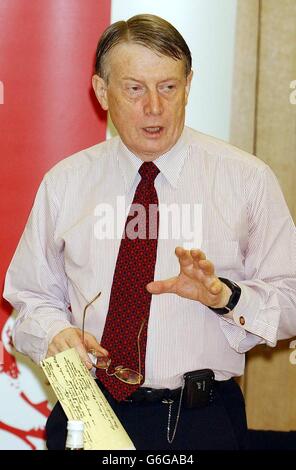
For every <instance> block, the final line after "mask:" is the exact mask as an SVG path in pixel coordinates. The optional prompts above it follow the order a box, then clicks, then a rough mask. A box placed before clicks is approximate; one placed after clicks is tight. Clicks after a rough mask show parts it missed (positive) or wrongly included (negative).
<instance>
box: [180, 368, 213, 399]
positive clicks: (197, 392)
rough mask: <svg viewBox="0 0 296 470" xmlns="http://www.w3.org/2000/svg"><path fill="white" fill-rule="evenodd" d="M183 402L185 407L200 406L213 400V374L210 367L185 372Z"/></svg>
mask: <svg viewBox="0 0 296 470" xmlns="http://www.w3.org/2000/svg"><path fill="white" fill-rule="evenodd" d="M183 377H184V382H185V385H184V392H183V404H184V406H185V407H186V408H201V407H203V406H207V405H209V404H210V403H211V402H212V401H213V400H214V383H215V375H214V372H213V371H212V370H211V369H200V370H193V371H191V372H186V374H184V375H183Z"/></svg>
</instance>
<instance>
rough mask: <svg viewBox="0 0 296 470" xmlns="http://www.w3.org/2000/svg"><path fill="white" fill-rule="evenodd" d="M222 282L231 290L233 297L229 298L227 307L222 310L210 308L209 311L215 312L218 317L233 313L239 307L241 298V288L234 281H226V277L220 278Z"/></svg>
mask: <svg viewBox="0 0 296 470" xmlns="http://www.w3.org/2000/svg"><path fill="white" fill-rule="evenodd" d="M219 279H220V281H221V282H224V284H226V285H227V286H228V287H229V289H230V290H231V296H230V297H229V300H228V303H227V305H225V307H222V308H213V307H209V309H211V310H213V312H215V313H217V314H218V315H225V313H228V312H231V310H233V309H234V307H235V306H236V305H237V303H238V301H239V298H240V296H241V288H240V287H239V286H238V285H237V284H236V283H235V282H233V281H230V280H229V279H225V278H224V277H219Z"/></svg>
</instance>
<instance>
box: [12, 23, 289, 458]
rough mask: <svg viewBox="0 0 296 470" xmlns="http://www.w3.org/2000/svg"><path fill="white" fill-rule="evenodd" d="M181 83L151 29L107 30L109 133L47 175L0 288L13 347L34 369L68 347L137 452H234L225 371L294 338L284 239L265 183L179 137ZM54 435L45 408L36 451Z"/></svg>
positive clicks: (58, 438) (211, 145) (57, 443)
mask: <svg viewBox="0 0 296 470" xmlns="http://www.w3.org/2000/svg"><path fill="white" fill-rule="evenodd" d="M191 80H192V70H191V54H190V51H189V49H188V46H187V44H186V42H185V41H184V39H183V38H182V36H181V35H180V34H179V33H178V31H177V30H176V29H175V28H174V27H173V26H172V25H171V24H169V23H167V22H166V21H165V20H163V19H161V18H159V17H156V16H152V15H138V16H135V17H133V18H130V19H129V20H128V21H126V22H125V21H120V22H117V23H114V24H113V25H111V26H110V27H109V28H107V30H106V31H105V32H104V34H103V36H102V37H101V39H100V41H99V44H98V48H97V60H96V73H95V75H94V77H93V87H94V91H95V93H96V96H97V99H98V100H99V102H100V104H101V106H102V108H103V109H104V110H108V111H109V112H110V116H111V118H112V121H113V123H114V125H115V127H116V129H117V131H118V134H119V137H116V138H114V139H111V140H110V141H107V142H104V143H101V144H99V145H96V146H94V147H92V148H89V149H86V150H83V151H81V152H79V153H77V154H75V155H73V156H71V157H69V158H67V159H65V160H63V161H62V162H60V163H59V164H58V165H56V166H55V167H54V168H53V169H52V170H51V171H50V172H49V173H48V174H47V175H46V176H45V178H44V180H43V182H42V184H41V186H40V189H39V192H38V195H37V198H36V201H35V204H34V208H33V211H32V214H31V216H30V219H29V222H28V225H27V227H26V229H25V233H24V235H23V237H22V240H21V243H20V245H19V247H18V249H17V252H16V254H15V257H14V260H13V262H12V264H11V266H10V269H9V272H8V274H7V280H6V290H5V292H6V298H7V299H8V300H9V301H10V302H11V303H12V304H13V305H14V306H15V308H17V309H18V310H19V317H18V320H17V323H16V326H15V331H14V341H15V344H16V347H17V348H18V349H19V350H21V351H22V352H23V353H25V354H27V355H29V356H31V357H32V358H33V359H34V360H35V361H36V362H39V361H40V360H42V359H43V358H44V357H46V356H47V357H48V356H51V355H54V354H56V353H58V352H59V351H63V350H65V349H67V348H69V347H75V348H76V349H77V350H78V351H79V353H80V355H81V358H82V359H83V360H84V361H85V363H86V364H87V366H88V367H89V368H90V369H92V368H93V370H94V371H95V372H96V376H97V383H98V385H99V386H100V388H101V389H102V390H103V392H104V394H105V395H106V397H107V399H108V400H109V402H110V403H111V405H112V407H113V408H114V410H115V412H116V413H117V415H118V417H119V418H120V420H121V421H122V423H123V425H124V426H125V428H126V430H127V432H128V433H129V435H130V436H131V438H132V440H133V441H134V443H135V446H136V448H137V449H239V448H245V447H246V445H247V444H246V442H247V424H246V418H245V411H244V400H243V397H242V395H241V392H240V389H239V387H238V386H237V385H236V383H235V381H234V379H233V377H235V376H239V375H241V374H242V373H243V369H244V353H245V352H246V351H248V350H249V349H251V348H252V347H254V346H255V345H257V344H259V343H267V344H269V345H270V346H274V345H275V344H276V342H277V340H278V339H281V338H287V337H289V336H293V335H295V334H296V314H295V311H296V305H295V304H296V294H295V287H296V281H295V279H296V276H295V275H296V266H295V259H296V256H295V255H296V253H295V246H296V243H295V242H296V236H295V228H294V226H293V222H292V219H291V216H290V214H289V212H288V209H287V207H286V204H285V202H284V199H283V196H282V194H281V191H280V189H279V186H278V183H277V181H276V179H275V177H274V175H273V174H272V172H271V170H270V169H269V168H268V167H267V166H266V165H265V164H264V163H263V162H261V161H259V160H258V159H256V158H255V157H253V156H251V155H248V154H246V153H244V152H242V151H240V150H238V149H236V148H233V147H232V146H230V145H228V144H226V143H224V142H221V141H218V140H217V139H214V138H212V137H208V136H205V135H202V134H200V133H198V132H196V131H193V130H191V129H188V128H184V120H185V107H186V103H187V99H188V95H189V90H190V84H191ZM197 105H198V104H197ZM122 200H124V201H125V202H126V206H129V205H130V208H129V211H128V212H127V213H125V210H124V209H123V208H122V207H123V206H122V205H121V202H122ZM107 207H108V208H112V209H113V212H111V213H112V215H113V216H114V218H112V217H111V219H112V220H111V221H110V216H109V218H108V217H107V218H106V224H107V225H108V223H109V229H108V230H106V231H105V232H104V231H103V230H102V224H101V220H100V218H99V216H102V212H103V209H104V210H105V209H106V208H107ZM114 211H115V212H114ZM109 214H110V212H109ZM126 215H127V218H126ZM169 215H171V216H172V217H171V220H170V217H169ZM115 219H116V224H117V225H116V228H115ZM125 219H126V220H125ZM170 221H171V223H170ZM188 232H190V234H191V235H192V236H191V238H190V237H188ZM184 247H185V248H186V249H185V248H184ZM178 269H179V274H178V275H176V273H177V272H178ZM171 276H174V277H171ZM159 294H161V295H159ZM87 304H88V305H89V306H88V309H87V312H88V313H87V314H86V315H85V319H84V320H85V331H84V332H83V333H82V331H81V326H82V321H83V318H82V316H83V315H82V314H83V310H84V308H85V306H86V305H87ZM69 306H71V313H70V310H69ZM90 352H91V353H92V354H93V355H95V356H96V357H97V359H96V363H94V361H91V360H90V357H91V356H89V355H88V353H90ZM92 357H93V356H92ZM184 377H186V379H185V380H184ZM213 377H214V379H215V380H212V378H213ZM65 425H66V417H65V415H64V413H63V411H62V409H61V407H60V406H59V404H58V405H56V407H55V409H54V410H53V412H52V415H51V417H50V418H49V421H48V424H47V433H48V448H49V449H56V448H63V447H64V439H65Z"/></svg>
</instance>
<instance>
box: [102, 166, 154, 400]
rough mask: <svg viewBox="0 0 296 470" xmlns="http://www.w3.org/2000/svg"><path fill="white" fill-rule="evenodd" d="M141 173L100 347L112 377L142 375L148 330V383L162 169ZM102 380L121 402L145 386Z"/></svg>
mask: <svg viewBox="0 0 296 470" xmlns="http://www.w3.org/2000/svg"><path fill="white" fill-rule="evenodd" d="M139 173H140V175H141V177H142V178H141V181H140V183H139V184H138V186H137V189H136V192H135V196H134V200H133V202H132V206H131V210H130V212H129V215H128V217H127V220H126V223H125V229H124V236H123V237H122V240H121V244H120V248H119V252H118V256H117V261H116V267H115V271H114V276H113V284H112V289H111V295H110V303H109V310H108V315H107V318H106V323H105V328H104V332H103V336H102V339H101V344H102V346H103V347H104V348H106V349H107V351H109V355H110V358H111V364H110V367H109V369H108V373H112V372H114V368H115V367H116V366H123V367H124V368H129V369H132V370H135V371H139V351H138V344H137V342H138V335H139V331H140V328H141V326H142V325H143V324H144V326H143V328H142V330H141V334H140V341H139V345H140V356H141V374H142V375H143V377H144V372H145V370H144V367H145V353H146V342H147V325H148V318H149V312H150V304H151V294H149V292H147V290H146V285H147V284H148V283H149V282H151V281H153V280H154V270H155V262H156V252H157V240H158V220H159V215H158V197H157V193H156V190H155V187H154V180H155V178H156V176H157V174H158V173H159V169H158V168H157V166H155V165H154V163H153V162H145V163H143V164H142V165H141V167H140V169H139ZM135 205H136V206H135ZM144 320H145V321H144ZM143 321H144V323H143ZM97 377H98V378H99V380H100V381H101V382H102V383H103V384H104V386H105V388H107V389H108V391H109V392H110V393H111V394H112V395H113V397H114V398H115V399H116V400H118V401H121V400H124V399H125V398H126V397H128V396H129V395H131V393H133V392H134V391H135V390H136V389H137V388H138V387H139V386H140V384H137V385H131V384H126V383H124V382H122V381H120V380H119V379H118V378H116V377H115V376H108V375H107V374H106V371H105V370H97ZM142 383H143V381H142Z"/></svg>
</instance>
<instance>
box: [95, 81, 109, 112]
mask: <svg viewBox="0 0 296 470" xmlns="http://www.w3.org/2000/svg"><path fill="white" fill-rule="evenodd" d="M92 86H93V89H94V92H95V94H96V97H97V100H98V102H99V103H100V105H101V107H102V108H103V110H104V111H108V97H107V84H106V82H105V80H103V78H101V77H99V75H97V74H95V75H93V77H92Z"/></svg>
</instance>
